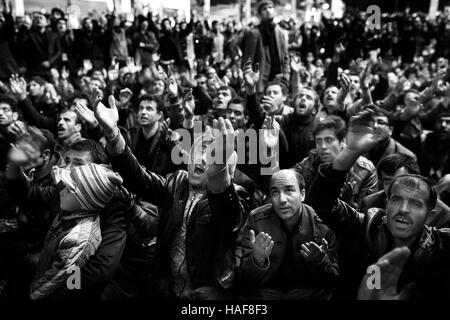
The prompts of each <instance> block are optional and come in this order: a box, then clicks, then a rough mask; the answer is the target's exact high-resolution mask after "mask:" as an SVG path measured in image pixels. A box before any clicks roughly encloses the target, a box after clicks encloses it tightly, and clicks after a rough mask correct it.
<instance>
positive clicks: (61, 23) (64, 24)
mask: <svg viewBox="0 0 450 320" xmlns="http://www.w3.org/2000/svg"><path fill="white" fill-rule="evenodd" d="M57 28H58V31H59V32H61V33H64V32H66V31H67V22H66V21H64V20H59V21H58V25H57Z"/></svg>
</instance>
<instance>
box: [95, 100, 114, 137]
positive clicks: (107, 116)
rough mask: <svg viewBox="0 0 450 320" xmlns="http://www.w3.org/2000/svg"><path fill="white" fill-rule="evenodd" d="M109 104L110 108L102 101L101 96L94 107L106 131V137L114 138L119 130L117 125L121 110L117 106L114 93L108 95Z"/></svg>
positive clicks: (96, 115)
mask: <svg viewBox="0 0 450 320" xmlns="http://www.w3.org/2000/svg"><path fill="white" fill-rule="evenodd" d="M108 104H109V108H107V107H106V106H105V105H104V104H103V103H102V102H101V98H97V100H96V101H95V103H94V104H93V108H94V114H95V118H96V119H97V121H98V123H99V124H100V125H101V126H102V128H103V130H104V131H105V135H106V137H107V138H110V139H112V138H113V137H114V136H115V135H116V133H117V132H118V130H119V128H118V126H117V122H118V121H119V111H118V110H117V106H116V98H114V96H113V95H110V96H109V97H108Z"/></svg>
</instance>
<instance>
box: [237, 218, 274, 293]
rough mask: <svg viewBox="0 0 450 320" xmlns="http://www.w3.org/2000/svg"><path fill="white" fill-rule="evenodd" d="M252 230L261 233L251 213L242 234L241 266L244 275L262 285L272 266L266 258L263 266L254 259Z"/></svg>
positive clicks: (245, 277)
mask: <svg viewBox="0 0 450 320" xmlns="http://www.w3.org/2000/svg"><path fill="white" fill-rule="evenodd" d="M250 230H253V231H254V232H255V235H257V234H258V233H259V231H258V230H256V224H255V222H254V218H253V216H252V215H249V217H248V218H247V221H246V223H245V226H244V230H243V236H242V259H241V264H240V266H239V268H240V272H241V275H242V277H243V278H244V279H245V280H247V281H248V282H250V283H251V284H254V285H260V284H261V283H262V282H263V280H264V278H265V276H266V274H267V272H268V270H269V266H270V262H269V260H266V262H265V263H264V266H263V267H260V266H258V265H257V264H256V262H255V260H254V259H253V253H252V252H253V249H252V246H251V242H250Z"/></svg>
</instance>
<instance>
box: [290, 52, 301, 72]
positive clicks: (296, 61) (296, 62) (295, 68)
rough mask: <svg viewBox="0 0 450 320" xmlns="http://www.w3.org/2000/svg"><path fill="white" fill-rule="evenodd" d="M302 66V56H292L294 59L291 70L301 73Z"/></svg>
mask: <svg viewBox="0 0 450 320" xmlns="http://www.w3.org/2000/svg"><path fill="white" fill-rule="evenodd" d="M301 68H302V61H301V59H300V57H298V56H294V57H292V59H291V70H292V71H294V72H296V73H299V72H300V70H301Z"/></svg>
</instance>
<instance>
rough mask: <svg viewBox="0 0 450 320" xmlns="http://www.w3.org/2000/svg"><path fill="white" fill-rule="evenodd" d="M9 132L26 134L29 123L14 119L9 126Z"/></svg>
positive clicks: (17, 135) (18, 135)
mask: <svg viewBox="0 0 450 320" xmlns="http://www.w3.org/2000/svg"><path fill="white" fill-rule="evenodd" d="M7 130H8V132H10V133H11V134H13V135H14V136H16V137H21V136H24V135H26V134H27V133H28V130H27V125H26V124H25V123H24V122H22V121H19V120H16V121H14V122H13V123H11V124H10V125H9V126H8V129H7Z"/></svg>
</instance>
